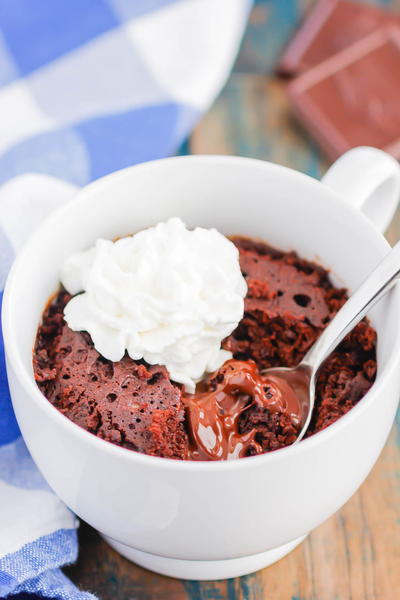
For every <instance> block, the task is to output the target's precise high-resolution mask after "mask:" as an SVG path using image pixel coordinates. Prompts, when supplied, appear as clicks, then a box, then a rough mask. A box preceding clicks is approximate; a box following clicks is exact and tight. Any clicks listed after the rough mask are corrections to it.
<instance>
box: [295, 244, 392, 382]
mask: <svg viewBox="0 0 400 600" xmlns="http://www.w3.org/2000/svg"><path fill="white" fill-rule="evenodd" d="M399 275H400V242H397V244H396V245H395V246H394V247H393V248H392V250H390V252H388V254H387V255H386V256H385V258H384V259H383V260H382V261H381V262H380V263H379V264H378V266H377V267H376V268H375V269H374V271H372V273H371V274H370V275H368V277H367V278H366V279H365V280H364V281H363V283H362V284H361V285H360V287H359V288H358V289H357V290H356V291H355V292H354V294H352V295H351V296H350V298H349V299H348V300H347V302H346V304H344V305H343V306H342V308H341V309H340V310H339V311H338V312H337V313H336V315H335V317H334V318H333V319H332V321H331V322H330V323H329V325H328V326H327V327H326V329H325V330H324V331H323V332H322V334H321V335H320V337H319V338H318V340H317V341H316V342H315V344H313V346H312V347H311V348H310V350H309V351H308V352H307V354H306V355H305V357H304V359H303V360H302V364H306V365H307V366H309V367H311V369H312V371H313V372H314V373H315V372H316V370H317V369H318V368H319V367H320V365H321V363H323V361H324V360H325V359H326V358H327V357H328V356H329V355H330V353H331V352H332V351H333V350H334V349H335V348H336V346H338V344H339V343H340V342H341V341H342V340H343V338H344V337H345V336H346V335H347V334H348V333H349V332H350V331H351V330H352V329H353V327H354V326H355V325H357V323H359V322H360V321H361V319H362V318H363V317H365V315H366V314H367V312H368V311H369V310H370V309H371V308H372V307H373V306H374V305H375V304H376V303H377V302H378V301H379V300H380V299H381V298H382V296H384V295H385V294H386V292H387V291H388V290H389V289H390V288H391V287H392V286H393V285H394V284H395V283H396V281H397V280H398V277H399Z"/></svg>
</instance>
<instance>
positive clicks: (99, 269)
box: [61, 218, 247, 393]
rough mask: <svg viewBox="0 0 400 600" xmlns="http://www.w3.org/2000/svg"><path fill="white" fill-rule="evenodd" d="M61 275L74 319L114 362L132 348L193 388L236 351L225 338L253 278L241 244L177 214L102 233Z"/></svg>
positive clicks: (70, 322)
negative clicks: (115, 235) (119, 234)
mask: <svg viewBox="0 0 400 600" xmlns="http://www.w3.org/2000/svg"><path fill="white" fill-rule="evenodd" d="M61 282H62V284H63V286H64V287H65V289H66V290H67V291H68V292H69V293H70V294H72V295H74V297H73V298H72V299H71V300H70V301H69V302H68V304H67V305H66V307H65V309H64V316H65V320H66V322H67V324H68V326H69V327H70V328H71V329H72V330H73V331H87V332H88V333H89V334H90V336H91V338H92V340H93V343H94V346H95V348H96V350H97V351H98V352H99V353H100V354H101V355H102V356H103V357H104V358H107V359H109V360H111V361H113V362H116V361H119V360H121V358H122V357H123V356H124V354H125V351H127V352H128V354H129V356H130V357H131V358H133V359H134V360H138V359H144V360H145V361H147V362H148V363H150V364H160V365H165V366H166V367H167V369H168V371H169V374H170V377H171V379H172V380H174V381H177V382H179V383H182V384H184V385H185V388H186V390H187V391H188V392H189V393H192V392H194V390H195V384H196V382H197V381H199V380H200V379H201V378H202V377H203V375H204V374H205V373H206V372H211V371H214V370H216V369H218V368H219V367H220V366H221V365H222V364H223V363H224V362H225V361H226V360H228V359H229V358H231V357H232V354H231V353H230V352H227V351H226V350H222V349H221V342H222V340H223V339H224V338H225V337H226V336H228V335H229V334H230V333H231V332H232V331H233V330H234V329H235V328H236V326H237V325H238V323H239V321H240V320H241V318H242V316H243V311H244V297H245V295H246V291H247V285H246V281H245V279H244V277H243V275H242V273H241V271H240V265H239V253H238V250H237V248H236V246H235V245H234V244H233V243H232V242H231V241H230V240H228V239H227V238H226V237H225V236H223V235H222V234H221V233H219V232H218V231H217V230H216V229H203V228H201V227H197V228H196V229H194V230H189V229H187V228H186V226H185V225H184V223H183V222H182V221H181V220H180V219H179V218H172V219H169V221H167V222H165V223H159V224H158V225H156V226H155V227H151V228H149V229H145V230H143V231H140V232H139V233H136V234H135V235H133V236H129V237H125V238H121V239H119V240H117V241H115V242H112V241H110V240H103V239H99V240H97V242H96V244H95V246H94V247H93V248H90V249H89V250H87V251H85V252H80V253H77V254H74V255H72V256H70V257H69V258H68V259H67V260H66V261H65V263H64V265H63V268H62V272H61ZM80 292H82V293H80ZM75 294H78V295H75Z"/></svg>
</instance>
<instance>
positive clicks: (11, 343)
mask: <svg viewBox="0 0 400 600" xmlns="http://www.w3.org/2000/svg"><path fill="white" fill-rule="evenodd" d="M167 162H168V163H178V162H182V163H185V162H203V163H209V164H214V165H215V164H218V163H236V165H237V164H238V163H242V164H244V163H247V164H248V165H250V164H252V165H253V166H254V167H257V168H262V169H265V167H267V168H269V169H271V168H272V170H275V171H280V172H282V173H284V174H286V175H287V176H289V177H292V178H296V179H297V180H302V181H303V182H304V183H306V182H307V184H308V185H310V184H311V185H313V186H317V187H318V188H319V189H320V190H321V191H322V190H323V193H325V194H327V195H328V196H330V198H331V201H334V202H335V203H338V204H339V206H340V208H341V210H344V211H348V212H349V214H352V215H353V216H355V215H357V218H358V219H361V220H362V221H364V224H365V225H366V226H367V227H368V228H369V229H370V232H371V234H374V235H375V236H376V240H377V241H378V240H379V244H380V245H381V246H382V249H384V248H385V247H386V248H387V249H389V248H390V245H389V243H388V242H387V241H386V240H385V238H384V237H383V235H382V233H381V232H380V231H379V230H378V229H376V228H375V227H374V225H373V224H372V223H371V221H370V220H369V219H368V218H367V217H366V216H365V215H364V214H363V213H362V212H360V211H359V210H357V209H355V208H354V207H353V206H351V205H350V204H348V203H346V202H345V201H344V200H343V199H342V198H341V197H340V196H339V195H338V194H337V193H336V192H334V191H332V190H331V189H329V188H328V187H327V186H324V185H323V183H322V182H320V181H319V180H317V179H314V178H313V177H311V176H309V175H306V174H305V173H302V172H300V171H296V170H295V169H292V168H290V167H286V166H283V165H278V164H276V163H272V162H269V161H264V160H260V159H255V158H247V157H240V156H230V155H218V154H209V155H202V154H197V155H188V156H176V157H168V158H162V159H158V160H153V161H148V162H146V163H140V164H137V165H132V166H129V167H126V168H124V169H120V170H118V171H114V172H112V173H109V174H108V175H105V176H104V177H101V178H99V179H96V180H95V181H93V182H91V183H89V184H88V185H86V186H84V187H82V188H81V190H79V191H78V192H77V194H76V196H75V198H73V199H72V200H70V201H69V202H67V203H66V204H65V205H64V206H61V207H60V208H58V209H56V210H55V211H54V212H53V213H51V214H50V215H49V216H48V217H47V218H45V219H44V221H43V222H42V223H41V224H40V225H39V226H38V228H37V229H36V230H35V231H34V232H33V234H32V235H31V236H30V237H29V239H28V240H27V242H26V243H25V244H24V246H23V248H22V249H21V251H20V252H19V253H18V255H17V257H16V259H15V261H14V264H13V265H12V267H11V270H10V273H9V275H8V278H7V282H6V286H5V289H4V294H3V306H2V326H3V336H4V347H5V351H6V357H7V360H8V361H9V362H10V364H11V365H12V368H13V371H14V374H15V376H16V377H17V379H18V380H19V382H20V384H21V386H22V387H23V390H24V392H25V393H26V394H28V396H29V397H30V399H33V400H34V401H35V403H37V404H38V408H39V409H40V408H42V409H43V410H44V411H46V412H47V414H48V416H49V417H50V418H51V419H53V420H54V421H55V423H58V424H59V426H60V427H63V428H64V429H65V428H66V430H67V431H68V433H69V434H70V435H72V436H77V437H78V438H79V439H81V440H82V443H85V442H86V443H87V444H91V445H92V446H93V448H94V450H96V449H97V450H98V451H99V452H107V453H108V454H109V455H111V456H115V457H116V458H117V459H120V460H122V459H123V460H127V461H133V462H137V463H138V464H141V465H143V466H147V467H149V468H163V466H164V467H165V468H166V469H177V470H188V469H189V470H190V469H195V470H197V471H209V470H211V471H213V470H215V469H219V470H224V471H225V470H232V469H243V468H250V466H253V467H254V466H256V465H258V466H261V464H262V462H261V461H264V462H265V466H267V464H268V463H269V462H271V461H277V460H284V459H285V458H290V456H291V455H292V454H296V453H299V452H302V448H303V451H306V450H307V449H310V448H312V447H313V446H316V445H319V444H320V443H323V441H324V440H328V439H329V438H330V437H331V436H333V435H335V433H336V432H337V431H339V430H340V429H342V428H344V427H346V426H350V424H351V422H352V421H354V420H355V419H357V415H359V414H361V413H362V412H363V411H365V410H366V409H367V407H368V406H369V405H370V404H371V402H372V401H373V397H374V394H375V393H376V392H379V389H380V385H381V383H382V379H383V377H385V379H387V378H390V376H391V375H392V373H393V371H394V369H395V368H396V367H398V365H399V363H400V356H399V359H396V356H395V353H392V356H391V357H390V360H389V361H388V362H387V363H386V364H385V366H384V371H383V373H381V374H379V371H378V375H377V378H376V380H375V381H374V383H373V385H372V387H371V388H370V390H369V391H368V392H367V393H366V394H365V396H364V397H363V398H362V401H361V402H358V403H357V405H356V406H354V407H353V408H351V409H350V410H349V411H348V412H347V413H346V414H345V415H343V416H341V417H340V418H339V419H338V420H337V421H335V422H334V423H332V424H331V425H329V426H328V427H326V428H325V429H323V430H321V431H319V432H317V433H315V434H313V435H312V436H310V437H309V438H303V439H302V440H301V442H299V443H295V444H292V445H290V446H286V447H284V448H280V449H279V450H275V451H273V452H266V453H264V454H259V455H256V456H249V457H246V458H245V460H243V459H237V460H226V461H223V460H221V461H218V460H217V461H185V460H178V459H171V458H163V457H159V456H149V455H147V454H143V453H141V452H137V451H133V450H129V449H127V448H124V447H122V446H117V445H116V444H112V443H111V442H108V441H106V440H103V439H101V438H99V437H97V436H96V435H94V434H92V433H90V432H89V431H87V430H85V429H83V428H82V427H80V426H79V425H77V424H76V423H74V422H73V421H71V420H70V419H69V418H68V417H66V416H65V415H63V414H62V413H60V411H59V410H57V408H56V407H55V406H53V405H52V404H51V402H49V400H48V399H47V398H46V397H45V396H44V394H42V392H41V391H40V389H39V387H38V386H37V384H36V382H35V379H34V377H33V376H32V373H30V372H28V370H27V369H26V367H25V365H24V362H23V360H22V357H21V353H20V351H19V347H18V342H17V340H16V337H15V328H13V327H12V322H13V318H12V315H13V300H12V299H13V295H14V294H13V290H14V286H15V281H16V280H17V279H18V276H19V268H20V264H23V263H24V261H25V259H26V257H27V256H29V255H30V246H31V245H32V244H35V242H36V240H38V239H40V238H41V234H42V231H43V230H46V229H47V228H48V227H49V226H50V225H51V224H52V223H53V222H54V223H55V224H56V223H58V222H59V220H60V219H62V215H63V213H64V212H68V211H71V210H74V209H75V208H76V207H77V206H79V205H80V204H81V203H82V202H84V201H85V199H86V197H87V195H88V194H89V196H92V195H93V194H96V193H97V192H98V191H99V190H100V189H101V188H103V187H104V186H108V185H110V184H111V185H112V182H113V181H115V180H116V179H120V178H121V179H122V178H124V177H126V176H128V175H129V174H130V173H131V172H132V171H134V170H139V169H140V170H146V169H152V168H157V166H158V165H159V164H165V163H167ZM392 294H393V297H392V299H391V301H392V302H393V301H395V299H396V298H395V296H396V290H395V289H394V290H393V292H392ZM397 295H399V293H398V292H397ZM395 343H399V344H400V327H398V331H397V335H396V341H395Z"/></svg>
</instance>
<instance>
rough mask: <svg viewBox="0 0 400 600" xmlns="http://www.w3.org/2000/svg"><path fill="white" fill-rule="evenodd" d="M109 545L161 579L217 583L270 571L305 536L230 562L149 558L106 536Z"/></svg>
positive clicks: (151, 556) (145, 553)
mask: <svg viewBox="0 0 400 600" xmlns="http://www.w3.org/2000/svg"><path fill="white" fill-rule="evenodd" d="M102 537H103V538H104V539H105V541H106V542H107V543H108V544H109V545H110V546H111V547H112V548H114V550H116V551H117V552H119V554H122V556H124V557H125V558H127V559H128V560H131V561H132V562H134V563H136V564H137V565H139V566H140V567H143V568H144V569H149V570H150V571H154V572H155V573H159V574H160V575H167V576H168V577H176V578H178V579H195V580H201V581H215V580H218V579H230V578H231V577H240V576H242V575H248V574H249V573H254V571H258V570H259V569H263V568H264V567H268V566H269V565H272V564H273V563H274V562H276V561H278V560H280V559H281V558H283V557H284V556H286V554H289V552H291V551H292V550H294V548H295V547H296V546H298V545H299V544H300V543H301V542H302V541H303V540H305V538H306V537H307V536H306V535H305V536H302V537H300V538H297V539H295V540H292V541H291V542H288V543H287V544H284V545H282V546H278V547H277V548H272V549H271V550H267V551H266V552H261V553H259V554H251V555H249V556H241V557H240V558H230V559H227V560H180V559H175V558H166V557H164V556H158V555H156V554H149V553H147V552H142V551H141V550H136V549H135V548H132V547H131V546H126V545H125V544H121V543H120V542H116V541H115V540H113V539H111V538H109V537H107V536H105V535H103V536H102Z"/></svg>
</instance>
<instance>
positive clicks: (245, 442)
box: [183, 360, 308, 460]
mask: <svg viewBox="0 0 400 600" xmlns="http://www.w3.org/2000/svg"><path fill="white" fill-rule="evenodd" d="M289 375H290V376H291V377H289V378H286V374H285V373H282V372H280V371H277V372H276V374H275V373H274V372H273V371H272V372H271V373H268V375H265V376H264V375H261V374H260V373H259V371H258V369H257V366H256V364H255V363H254V362H252V361H248V362H247V361H246V362H245V361H240V360H229V361H227V362H226V363H225V364H224V365H223V366H222V367H221V369H220V370H219V371H217V373H215V374H214V375H212V376H211V378H210V379H209V380H208V381H207V382H205V383H202V384H200V385H199V388H198V390H197V393H196V394H191V395H186V396H184V397H183V402H184V404H185V406H186V413H187V421H188V430H189V440H190V444H189V451H188V456H187V458H188V459H190V460H227V459H231V458H241V457H244V456H248V455H249V454H250V453H251V454H262V453H263V449H262V447H261V445H260V444H258V443H257V440H256V431H255V430H251V431H247V432H245V433H241V432H240V423H239V421H240V416H241V415H242V414H243V413H244V412H245V411H248V410H250V409H251V408H252V407H255V406H257V407H259V408H261V409H266V410H268V411H271V412H277V413H284V414H286V415H288V416H289V417H290V419H291V421H292V423H293V425H295V426H296V428H298V430H300V428H301V424H302V422H303V418H304V414H305V413H304V403H305V402H306V397H307V394H308V379H307V377H306V375H304V377H303V376H302V374H301V373H300V374H297V373H296V374H293V373H289ZM204 389H206V391H204Z"/></svg>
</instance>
